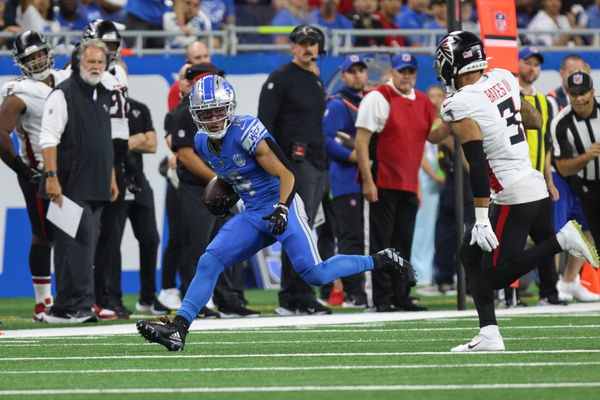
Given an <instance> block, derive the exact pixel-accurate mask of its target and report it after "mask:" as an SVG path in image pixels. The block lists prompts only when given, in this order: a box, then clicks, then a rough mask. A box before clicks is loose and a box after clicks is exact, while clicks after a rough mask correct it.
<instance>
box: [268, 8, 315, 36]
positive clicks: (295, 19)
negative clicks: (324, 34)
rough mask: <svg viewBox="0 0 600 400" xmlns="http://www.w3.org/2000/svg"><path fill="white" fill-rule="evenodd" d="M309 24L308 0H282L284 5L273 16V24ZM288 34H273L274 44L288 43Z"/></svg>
mask: <svg viewBox="0 0 600 400" xmlns="http://www.w3.org/2000/svg"><path fill="white" fill-rule="evenodd" d="M303 24H305V25H308V24H310V16H309V15H308V0H284V7H283V9H282V10H281V11H279V12H278V13H277V14H275V16H274V17H273V21H271V25H273V26H298V25H303ZM289 42H290V40H289V36H288V35H277V36H275V43H276V44H288V43H289Z"/></svg>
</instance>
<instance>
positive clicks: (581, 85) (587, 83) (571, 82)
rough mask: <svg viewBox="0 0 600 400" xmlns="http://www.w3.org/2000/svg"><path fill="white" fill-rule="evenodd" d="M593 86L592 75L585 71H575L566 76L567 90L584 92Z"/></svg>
mask: <svg viewBox="0 0 600 400" xmlns="http://www.w3.org/2000/svg"><path fill="white" fill-rule="evenodd" d="M593 88H594V82H593V81H592V77H591V76H590V74H588V73H587V72H585V71H581V70H580V71H575V72H573V73H571V75H569V77H568V78H567V92H569V93H573V92H579V93H586V92H589V91H590V90H592V89H593Z"/></svg>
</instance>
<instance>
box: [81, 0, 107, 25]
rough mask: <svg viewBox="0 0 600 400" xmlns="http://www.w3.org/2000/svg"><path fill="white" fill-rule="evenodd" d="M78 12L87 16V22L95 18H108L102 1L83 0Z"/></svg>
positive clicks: (84, 16)
mask: <svg viewBox="0 0 600 400" xmlns="http://www.w3.org/2000/svg"><path fill="white" fill-rule="evenodd" d="M77 12H78V13H79V14H80V15H82V16H83V18H85V20H86V21H87V22H92V21H93V20H95V19H108V20H110V18H109V16H108V13H107V12H105V11H104V9H103V8H102V6H101V4H100V2H98V1H95V0H81V1H80V3H79V6H78V7H77Z"/></svg>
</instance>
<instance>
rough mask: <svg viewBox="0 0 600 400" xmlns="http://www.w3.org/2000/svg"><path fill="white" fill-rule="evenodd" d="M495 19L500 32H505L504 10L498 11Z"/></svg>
mask: <svg viewBox="0 0 600 400" xmlns="http://www.w3.org/2000/svg"><path fill="white" fill-rule="evenodd" d="M494 19H495V20H496V29H498V30H499V31H500V32H504V31H505V30H506V14H504V13H503V12H502V11H498V12H496V13H495V14H494Z"/></svg>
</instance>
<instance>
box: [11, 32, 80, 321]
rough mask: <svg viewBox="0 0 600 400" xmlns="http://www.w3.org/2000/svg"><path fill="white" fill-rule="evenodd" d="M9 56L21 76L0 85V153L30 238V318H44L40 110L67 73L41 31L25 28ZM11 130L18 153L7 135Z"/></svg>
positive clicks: (47, 296) (45, 235) (46, 266)
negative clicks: (20, 199) (19, 195)
mask: <svg viewBox="0 0 600 400" xmlns="http://www.w3.org/2000/svg"><path fill="white" fill-rule="evenodd" d="M13 57H14V60H15V63H16V64H17V65H18V66H19V68H20V69H21V72H22V73H23V76H22V77H20V78H16V79H13V80H11V81H9V82H7V83H5V84H4V85H3V86H2V89H0V103H1V105H0V156H1V157H2V160H3V161H4V162H5V163H6V164H7V165H8V166H10V167H11V168H12V169H13V170H14V171H15V172H16V173H17V177H18V180H19V186H21V190H22V192H23V196H24V197H25V203H26V205H27V213H28V215H29V220H30V222H31V229H32V232H33V236H32V238H31V247H30V250H29V268H30V271H31V276H32V279H33V288H34V292H35V303H36V304H35V308H34V314H33V319H34V320H35V321H43V320H44V316H45V315H47V314H48V310H49V308H50V307H51V306H52V295H51V292H50V248H51V246H52V236H51V233H50V229H49V227H48V225H47V223H46V217H45V215H46V210H47V209H48V201H47V200H42V199H40V198H39V197H38V183H39V178H40V173H41V171H43V170H44V168H43V165H42V163H43V160H42V151H41V149H40V145H39V139H40V130H41V123H42V112H43V109H44V103H45V101H46V97H48V95H49V94H50V92H51V91H52V88H53V87H54V86H56V85H58V84H59V83H60V82H62V81H63V80H65V79H67V78H68V77H69V76H70V75H71V74H70V71H63V70H57V69H53V68H52V67H53V66H54V58H53V57H52V49H51V47H50V44H49V43H48V42H47V40H46V38H45V37H44V35H42V34H40V33H38V32H34V31H25V32H22V33H20V34H19V35H18V36H17V38H16V39H15V41H14V43H13ZM13 129H14V130H15V132H16V134H17V138H18V140H19V155H17V154H16V152H15V149H14V147H13V144H12V141H11V139H10V134H11V132H12V131H13Z"/></svg>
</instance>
